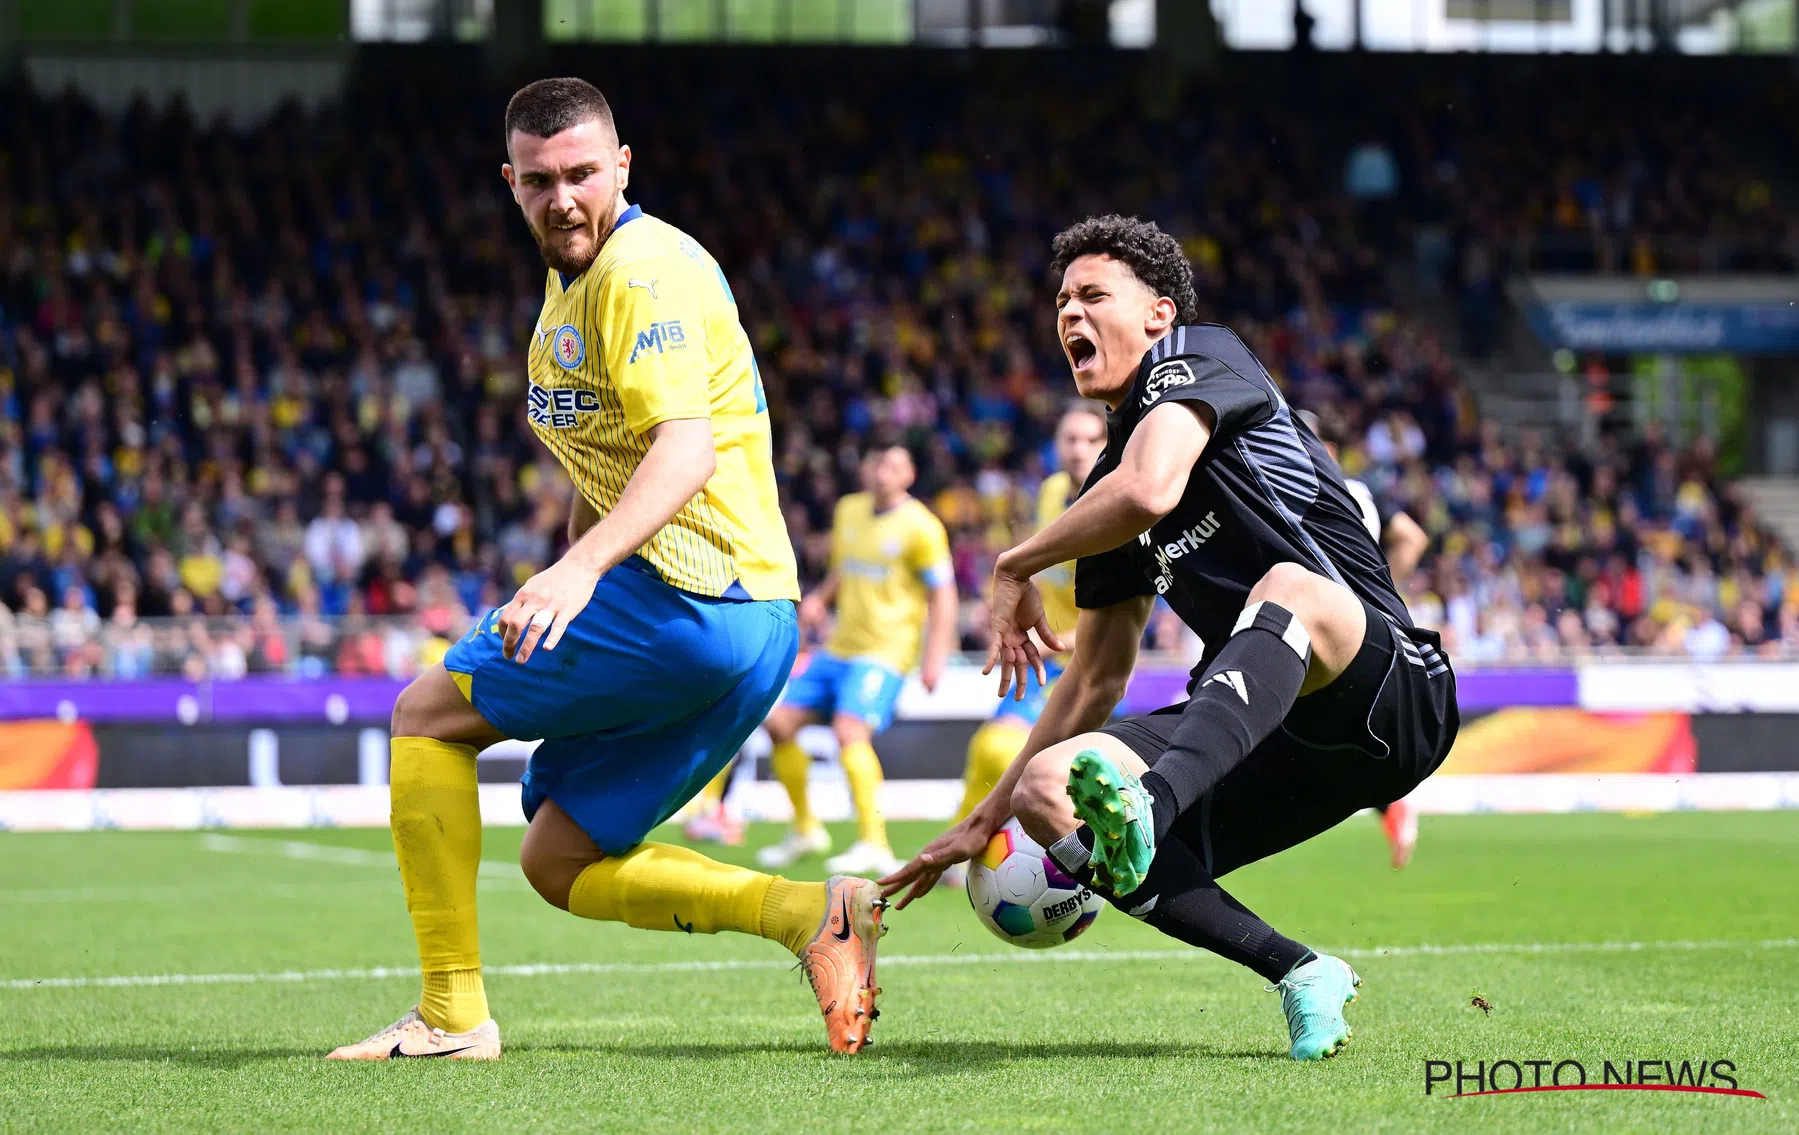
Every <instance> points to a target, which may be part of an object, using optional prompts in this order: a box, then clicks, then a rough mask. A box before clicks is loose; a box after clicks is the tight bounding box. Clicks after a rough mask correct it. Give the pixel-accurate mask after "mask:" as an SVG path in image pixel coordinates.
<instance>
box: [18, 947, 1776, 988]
mask: <svg viewBox="0 0 1799 1135" xmlns="http://www.w3.org/2000/svg"><path fill="white" fill-rule="evenodd" d="M1794 948H1799V938H1764V939H1761V940H1760V941H1727V940H1712V941H1682V940H1676V941H1667V942H1469V943H1463V944H1460V945H1446V946H1430V945H1422V946H1375V947H1371V948H1352V949H1339V950H1331V951H1329V952H1330V953H1332V954H1335V955H1336V956H1338V957H1343V958H1412V957H1459V956H1463V955H1469V954H1587V953H1637V952H1640V951H1656V950H1675V951H1693V950H1790V949H1794ZM1207 956H1209V955H1207V954H1205V953H1204V952H1203V951H1200V950H1045V951H1031V950H1014V951H1009V952H1007V953H968V954H896V955H893V956H890V957H883V958H882V959H881V964H882V965H884V966H978V965H1018V964H1038V965H1042V964H1052V963H1055V964H1080V963H1087V962H1179V961H1186V960H1190V959H1193V958H1200V957H1207ZM792 968H793V963H791V962H779V961H763V960H742V961H737V960H725V961H692V962H585V963H583V962H576V963H567V964H541V965H514V966H486V967H484V970H483V972H484V973H486V975H487V976H489V977H562V976H567V975H586V974H657V973H715V972H729V971H734V970H784V969H792ZM417 976H418V970H417V968H415V967H412V966H377V967H374V968H369V969H313V970H276V971H270V972H264V973H155V974H123V975H119V976H115V977H41V978H30V977H21V978H9V979H5V980H0V989H93V988H119V987H134V986H153V985H263V984H302V983H309V982H324V981H366V980H379V979H385V978H400V977H417Z"/></svg>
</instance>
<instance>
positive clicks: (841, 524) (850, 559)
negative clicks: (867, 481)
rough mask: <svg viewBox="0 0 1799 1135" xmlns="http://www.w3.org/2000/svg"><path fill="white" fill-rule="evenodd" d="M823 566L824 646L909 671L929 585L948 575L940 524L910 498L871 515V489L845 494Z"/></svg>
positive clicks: (946, 541) (926, 607)
mask: <svg viewBox="0 0 1799 1135" xmlns="http://www.w3.org/2000/svg"><path fill="white" fill-rule="evenodd" d="M831 570H832V571H834V572H836V573H837V627H836V629H835V630H834V631H833V632H832V633H831V641H830V642H829V643H827V644H826V645H825V650H826V651H827V652H828V653H830V654H833V655H835V656H837V657H838V658H865V659H869V660H871V661H875V662H880V663H882V664H883V665H886V666H891V667H893V669H894V670H895V671H897V672H898V673H901V674H904V673H906V672H907V671H909V670H911V669H912V667H913V666H914V665H915V664H916V663H917V662H918V648H919V643H920V641H921V639H922V638H923V633H924V623H925V616H926V614H927V613H929V610H930V603H929V600H930V593H931V589H932V588H935V587H940V586H942V585H943V584H945V583H948V582H950V581H951V580H953V579H954V578H955V576H954V573H953V572H952V571H951V568H950V560H949V533H948V532H946V531H944V529H943V522H942V521H941V520H938V519H937V517H936V516H935V515H933V514H932V512H931V510H930V509H928V508H926V507H925V506H924V502H923V501H920V500H918V499H916V498H914V497H907V498H906V499H905V500H903V501H901V502H900V503H899V504H897V505H894V506H893V507H892V508H890V509H888V510H887V511H886V512H880V513H877V512H876V511H875V502H874V497H873V495H871V494H869V493H850V494H848V495H847V496H844V497H843V498H841V499H840V500H838V502H837V510H836V514H835V516H834V517H833V519H832V522H831Z"/></svg>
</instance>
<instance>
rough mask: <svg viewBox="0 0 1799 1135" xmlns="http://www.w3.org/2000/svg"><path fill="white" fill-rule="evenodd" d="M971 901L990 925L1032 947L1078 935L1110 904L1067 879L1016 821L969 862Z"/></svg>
mask: <svg viewBox="0 0 1799 1135" xmlns="http://www.w3.org/2000/svg"><path fill="white" fill-rule="evenodd" d="M968 901H969V903H970V904H971V905H972V906H973V907H974V912H975V914H976V915H977V916H978V917H979V918H980V920H981V922H982V924H983V925H985V926H986V927H987V929H989V930H991V931H993V932H994V933H995V934H997V935H999V936H1000V937H1001V938H1004V939H1005V940H1006V941H1008V942H1010V943H1012V944H1013V945H1014V946H1025V947H1027V948H1029V949H1033V950H1043V949H1048V948H1049V947H1050V946H1060V945H1061V944H1062V943H1064V942H1067V941H1069V940H1070V939H1072V938H1075V937H1078V936H1079V935H1080V934H1082V933H1083V932H1084V931H1085V930H1086V929H1087V927H1089V926H1092V925H1093V920H1094V919H1096V918H1098V917H1099V911H1100V908H1101V907H1103V906H1105V905H1106V900H1104V899H1102V898H1100V897H1099V896H1098V895H1096V894H1094V893H1093V892H1092V891H1091V890H1089V889H1088V888H1086V887H1084V886H1082V885H1081V884H1080V883H1077V882H1076V881H1074V880H1073V879H1071V878H1069V877H1068V875H1067V874H1066V873H1064V872H1063V870H1062V868H1061V867H1060V866H1059V865H1058V864H1057V863H1056V861H1055V860H1054V859H1051V858H1050V857H1049V853H1048V852H1046V851H1044V850H1043V848H1042V847H1040V846H1038V844H1037V841H1036V840H1034V839H1032V838H1031V837H1030V836H1028V835H1025V834H1024V829H1022V828H1020V827H1019V826H1018V821H1017V820H1009V821H1007V823H1006V826H1005V827H1003V828H1001V829H1000V830H999V833H998V834H997V835H995V836H994V837H993V838H992V839H991V840H989V841H988V842H987V850H985V851H983V852H981V854H980V855H979V856H977V857H976V858H975V860H974V862H972V863H970V864H969V865H968Z"/></svg>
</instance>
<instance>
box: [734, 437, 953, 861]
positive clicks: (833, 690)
mask: <svg viewBox="0 0 1799 1135" xmlns="http://www.w3.org/2000/svg"><path fill="white" fill-rule="evenodd" d="M862 474H863V481H864V483H865V484H866V486H867V489H868V491H866V492H861V493H850V494H848V495H847V496H845V497H844V498H843V499H842V500H840V501H838V502H837V511H836V514H835V516H834V517H833V520H832V527H831V570H830V573H829V574H828V575H826V577H825V580H824V582H823V583H822V584H820V585H819V586H818V587H817V588H815V589H814V590H813V591H812V593H811V594H809V595H807V596H806V600H805V602H804V603H802V604H800V622H801V624H802V625H805V626H813V625H816V624H818V623H820V622H822V621H823V620H824V617H825V612H826V608H827V607H828V606H829V605H830V604H831V603H832V602H833V601H835V603H836V606H837V625H836V627H835V628H834V630H833V631H832V634H831V638H830V641H829V642H828V643H827V644H826V646H825V649H824V650H823V651H821V652H819V653H818V654H816V655H815V656H814V657H813V658H812V660H811V662H810V664H809V665H808V666H807V667H806V670H805V673H803V674H801V675H800V676H799V677H798V678H796V679H794V681H793V682H792V683H791V684H790V685H789V686H788V688H787V693H786V695H785V696H784V697H783V698H782V699H781V704H780V706H779V707H778V708H777V709H776V710H775V711H774V713H773V714H771V715H770V716H769V719H768V735H769V737H770V738H771V739H772V740H773V741H774V743H775V748H774V754H773V757H772V763H773V765H774V770H775V776H776V777H778V778H779V779H780V781H781V784H782V785H783V786H785V787H786V789H787V795H788V797H789V799H791V800H792V801H793V830H792V831H790V832H789V833H788V835H787V838H786V839H785V840H783V841H782V842H781V843H778V844H775V845H774V846H773V847H765V848H763V849H762V851H761V852H760V854H759V855H758V857H757V858H758V861H759V862H760V863H761V864H762V865H763V866H765V867H775V868H779V867H785V866H786V865H788V864H789V863H792V862H793V861H794V860H796V859H799V858H800V857H802V856H805V855H815V854H819V853H821V852H824V851H828V850H829V849H830V846H831V837H830V836H829V835H827V834H826V833H825V829H824V825H823V824H821V823H819V822H818V818H817V817H816V816H814V815H813V814H812V808H811V805H810V802H809V800H808V797H807V793H806V774H807V773H808V772H809V771H810V769H811V759H810V758H809V757H807V756H806V753H805V751H804V750H803V749H801V748H800V747H799V744H798V742H797V741H796V740H795V739H794V737H795V734H797V733H798V732H799V729H800V727H801V726H802V725H805V724H808V723H809V722H814V721H829V722H830V723H831V728H832V730H833V731H834V732H835V733H836V734H837V746H838V752H839V754H840V756H841V759H842V761H843V774H844V777H845V779H847V780H848V781H849V789H850V798H851V799H852V800H853V801H854V802H855V805H856V822H857V835H856V842H855V843H854V844H852V845H851V846H850V847H849V849H848V850H846V851H844V852H843V854H841V855H838V856H835V857H833V858H831V859H829V860H827V861H826V862H825V867H826V868H827V869H828V870H830V871H834V872H840V873H842V874H845V875H864V874H865V875H885V874H886V873H887V872H889V871H892V870H894V869H895V868H897V867H898V866H899V863H900V861H899V859H897V858H896V857H895V856H894V854H893V849H892V848H891V847H890V846H889V845H888V843H887V823H886V821H885V820H884V819H883V818H882V816H881V804H880V799H879V794H880V788H881V762H880V760H879V759H878V758H876V756H875V751H874V745H873V744H872V742H873V740H874V736H875V734H877V733H879V732H881V731H882V730H883V729H886V728H887V726H888V725H890V724H892V723H893V706H894V702H895V701H897V700H898V698H899V693H900V687H901V686H902V685H903V684H904V682H905V675H906V674H907V672H909V671H910V670H911V669H912V667H913V665H914V664H915V663H917V662H918V661H919V647H920V643H921V641H922V643H923V647H924V660H923V664H922V665H921V666H920V668H919V679H920V680H921V681H922V682H923V683H924V686H925V689H927V690H935V689H936V688H937V681H938V679H939V678H941V677H942V675H943V665H944V661H945V660H946V659H947V658H948V656H949V652H950V647H951V646H952V645H954V642H955V633H956V580H955V574H954V573H953V572H952V571H951V570H950V560H949V535H948V533H946V532H944V530H943V522H942V521H941V520H938V519H937V517H936V516H934V515H932V513H931V510H930V509H928V508H926V507H925V506H924V502H922V501H920V500H918V499H916V498H915V497H913V496H912V495H911V494H910V493H909V492H908V491H907V490H909V489H910V488H911V487H912V480H913V478H914V477H915V476H916V471H915V470H914V468H913V465H912V455H911V454H910V453H908V452H907V451H906V448H905V447H904V446H901V445H886V446H876V447H875V448H874V449H872V450H870V451H869V453H868V455H867V456H866V457H864V458H863V462H862ZM927 623H928V624H929V627H930V633H929V636H928V637H927V636H926V635H925V634H924V629H925V625H926V624H927Z"/></svg>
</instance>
